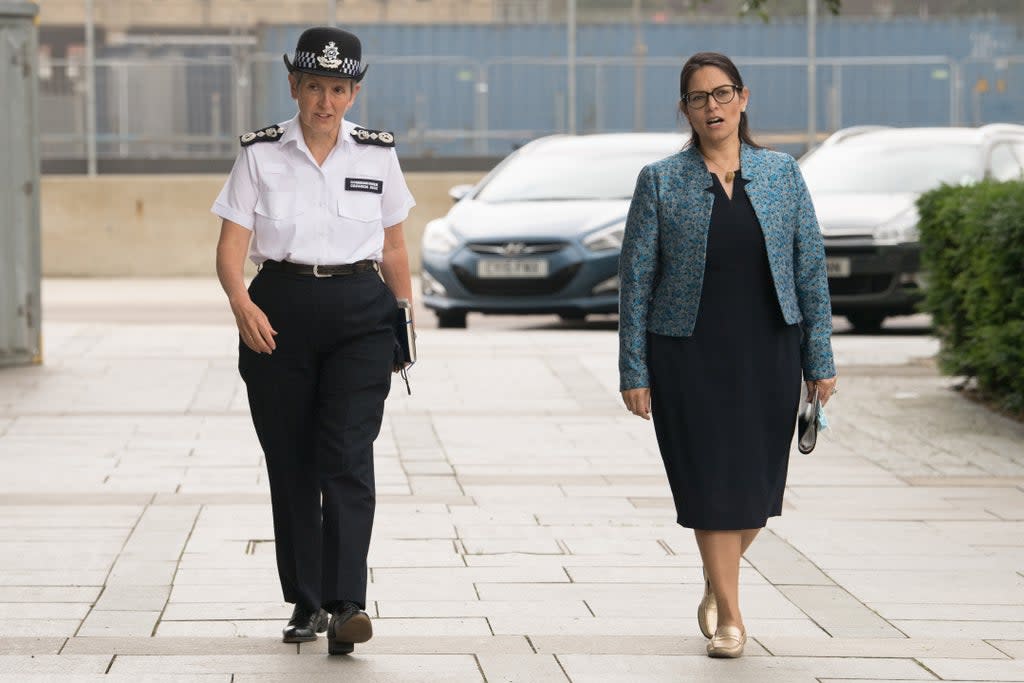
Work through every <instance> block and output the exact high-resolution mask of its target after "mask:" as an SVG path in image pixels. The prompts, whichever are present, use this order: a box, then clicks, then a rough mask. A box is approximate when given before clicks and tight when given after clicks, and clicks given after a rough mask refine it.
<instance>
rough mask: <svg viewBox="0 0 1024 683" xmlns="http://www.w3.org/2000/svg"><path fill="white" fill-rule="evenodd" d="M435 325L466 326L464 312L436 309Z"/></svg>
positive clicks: (460, 327)
mask: <svg viewBox="0 0 1024 683" xmlns="http://www.w3.org/2000/svg"><path fill="white" fill-rule="evenodd" d="M437 326H438V327H441V328H446V329H456V328H458V329H463V328H465V327H466V314H465V313H459V312H457V311H445V312H441V311H438V313H437Z"/></svg>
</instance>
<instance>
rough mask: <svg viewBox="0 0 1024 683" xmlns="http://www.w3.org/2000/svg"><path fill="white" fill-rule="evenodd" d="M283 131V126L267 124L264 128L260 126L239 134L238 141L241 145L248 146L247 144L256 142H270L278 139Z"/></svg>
mask: <svg viewBox="0 0 1024 683" xmlns="http://www.w3.org/2000/svg"><path fill="white" fill-rule="evenodd" d="M283 133H284V128H282V127H281V126H278V125H276V124H275V125H273V126H267V127H266V128H260V129H259V130H254V131H251V132H248V133H245V134H244V135H241V136H239V138H238V141H239V142H241V143H242V147H248V146H249V145H251V144H253V143H256V142H270V141H272V140H278V139H280V137H281V135H282V134H283Z"/></svg>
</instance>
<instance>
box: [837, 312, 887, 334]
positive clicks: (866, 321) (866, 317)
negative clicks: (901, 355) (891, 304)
mask: <svg viewBox="0 0 1024 683" xmlns="http://www.w3.org/2000/svg"><path fill="white" fill-rule="evenodd" d="M846 319H847V320H849V321H850V324H851V325H853V330H854V332H859V333H861V334H871V333H874V332H879V331H881V329H882V323H883V322H885V314H884V313H848V314H847V315H846Z"/></svg>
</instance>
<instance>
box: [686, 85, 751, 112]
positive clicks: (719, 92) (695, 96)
mask: <svg viewBox="0 0 1024 683" xmlns="http://www.w3.org/2000/svg"><path fill="white" fill-rule="evenodd" d="M739 90H740V86H738V85H732V84H729V85H720V86H718V87H717V88H715V89H714V90H691V91H690V92H688V93H686V94H685V95H683V102H685V103H686V106H687V107H689V108H690V109H703V108H704V107H706V106H708V98H709V97H714V98H715V102H718V103H719V104H729V103H730V102H732V101H733V99H734V98H735V97H736V93H737V92H739Z"/></svg>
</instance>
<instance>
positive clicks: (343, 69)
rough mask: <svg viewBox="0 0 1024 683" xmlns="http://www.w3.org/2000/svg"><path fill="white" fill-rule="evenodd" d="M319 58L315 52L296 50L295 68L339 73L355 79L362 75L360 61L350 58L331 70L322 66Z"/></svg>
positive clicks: (346, 58)
mask: <svg viewBox="0 0 1024 683" xmlns="http://www.w3.org/2000/svg"><path fill="white" fill-rule="evenodd" d="M317 56H318V55H317V53H315V52H305V51H303V50H296V51H295V61H294V64H295V68H296V69H312V70H314V71H337V72H338V73H339V74H343V75H345V76H352V77H353V78H356V77H358V76H359V74H360V73H362V69H361V68H360V64H359V60H357V59H352V58H350V57H345V58H344V59H339V60H338V61H339V64H338V66H337V67H336V68H330V67H327V66H324V65H322V64H321V63H320V61H318V60H317Z"/></svg>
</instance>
